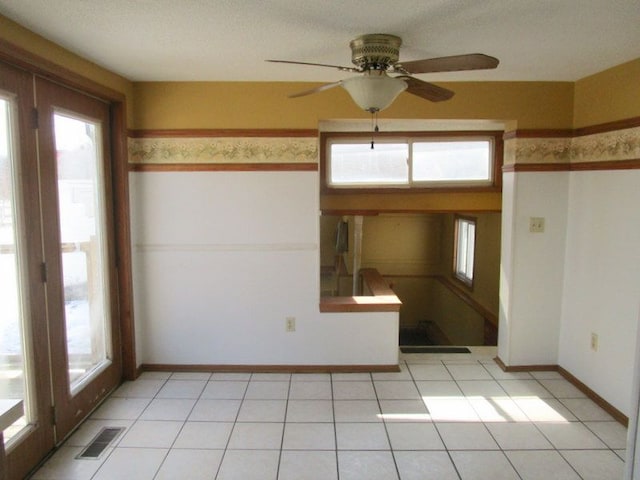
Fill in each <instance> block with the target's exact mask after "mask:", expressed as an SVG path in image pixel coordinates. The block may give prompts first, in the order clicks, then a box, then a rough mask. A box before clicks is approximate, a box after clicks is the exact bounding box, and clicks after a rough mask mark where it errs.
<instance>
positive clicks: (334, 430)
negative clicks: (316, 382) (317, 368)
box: [329, 373, 340, 480]
mask: <svg viewBox="0 0 640 480" xmlns="http://www.w3.org/2000/svg"><path fill="white" fill-rule="evenodd" d="M329 382H330V383H331V416H332V418H333V438H334V442H335V444H336V449H335V455H336V479H337V480H340V460H339V459H338V428H337V426H336V407H335V396H334V394H333V373H330V374H329Z"/></svg>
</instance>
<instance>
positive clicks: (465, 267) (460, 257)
mask: <svg viewBox="0 0 640 480" xmlns="http://www.w3.org/2000/svg"><path fill="white" fill-rule="evenodd" d="M475 233H476V224H475V222H474V221H473V220H468V219H464V218H458V219H456V240H455V242H456V251H455V255H456V258H455V272H454V273H455V275H456V277H458V278H459V279H460V280H462V281H463V282H464V283H466V284H468V285H471V282H472V281H473V262H474V257H475Z"/></svg>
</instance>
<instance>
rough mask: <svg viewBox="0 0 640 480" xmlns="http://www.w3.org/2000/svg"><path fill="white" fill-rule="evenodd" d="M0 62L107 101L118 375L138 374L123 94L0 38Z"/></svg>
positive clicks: (127, 376) (125, 108) (130, 377)
mask: <svg viewBox="0 0 640 480" xmlns="http://www.w3.org/2000/svg"><path fill="white" fill-rule="evenodd" d="M0 60H3V61H4V62H6V63H8V64H10V65H14V66H16V67H18V68H21V69H23V70H26V71H27V72H29V73H31V74H33V75H36V76H39V77H42V78H45V79H47V80H50V81H53V82H55V83H60V84H61V85H63V86H66V87H69V88H72V89H76V90H79V91H81V92H83V93H86V94H89V95H93V96H95V97H97V98H100V99H102V100H105V101H107V102H108V103H109V104H110V111H111V156H112V162H113V164H112V172H113V177H112V178H113V185H112V189H113V195H114V220H115V232H114V233H115V250H116V267H117V283H118V308H119V312H120V316H119V327H120V337H121V349H122V352H121V353H122V376H123V379H124V380H134V379H135V378H136V377H137V376H138V375H139V371H138V365H137V360H136V345H135V322H134V312H133V277H132V257H131V223H130V212H129V166H128V149H127V124H126V123H127V104H126V97H125V95H124V94H123V93H121V92H118V91H116V90H113V89H111V88H109V87H105V86H104V85H101V84H99V83H96V82H94V81H93V80H90V79H88V78H86V77H83V76H82V75H79V74H77V73H75V72H73V71H71V70H69V69H67V68H65V67H62V66H60V65H57V64H55V63H53V62H51V61H49V60H47V59H45V58H43V57H40V56H39V55H36V54H34V53H31V52H29V51H27V50H25V49H23V48H21V47H19V46H17V45H14V44H12V43H10V42H7V41H6V40H3V39H0Z"/></svg>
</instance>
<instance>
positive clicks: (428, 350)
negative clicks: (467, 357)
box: [400, 346, 471, 353]
mask: <svg viewBox="0 0 640 480" xmlns="http://www.w3.org/2000/svg"><path fill="white" fill-rule="evenodd" d="M400 351H401V352H402V353H471V350H469V349H468V348H467V347H412V346H401V347H400Z"/></svg>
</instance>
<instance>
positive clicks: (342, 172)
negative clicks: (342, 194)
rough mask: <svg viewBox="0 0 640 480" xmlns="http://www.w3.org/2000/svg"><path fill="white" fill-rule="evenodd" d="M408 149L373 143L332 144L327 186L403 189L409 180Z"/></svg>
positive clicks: (399, 145)
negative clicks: (400, 186)
mask: <svg viewBox="0 0 640 480" xmlns="http://www.w3.org/2000/svg"><path fill="white" fill-rule="evenodd" d="M408 157H409V146H408V144H406V143H382V142H376V144H375V147H374V148H373V149H372V148H371V144H370V143H350V144H345V143H334V144H331V151H330V166H329V172H330V173H329V175H330V178H329V184H331V185H334V186H340V185H352V186H353V185H406V184H408V180H409V166H408V165H407V159H408Z"/></svg>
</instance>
